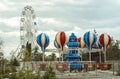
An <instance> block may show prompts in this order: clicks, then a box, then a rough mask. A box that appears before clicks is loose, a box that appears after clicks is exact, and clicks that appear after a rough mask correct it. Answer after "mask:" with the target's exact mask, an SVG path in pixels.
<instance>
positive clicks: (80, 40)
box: [78, 37, 86, 61]
mask: <svg viewBox="0 0 120 79" xmlns="http://www.w3.org/2000/svg"><path fill="white" fill-rule="evenodd" d="M78 43H79V48H82V49H81V61H82V53H83V48H85V47H86V44H85V42H84V39H83V37H79V38H78Z"/></svg>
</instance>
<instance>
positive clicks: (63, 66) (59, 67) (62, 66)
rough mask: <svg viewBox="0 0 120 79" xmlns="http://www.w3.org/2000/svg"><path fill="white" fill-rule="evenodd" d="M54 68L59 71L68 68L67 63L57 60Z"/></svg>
mask: <svg viewBox="0 0 120 79" xmlns="http://www.w3.org/2000/svg"><path fill="white" fill-rule="evenodd" d="M56 69H57V70H58V71H59V72H64V71H67V70H69V65H68V64H67V63H64V62H59V63H56Z"/></svg>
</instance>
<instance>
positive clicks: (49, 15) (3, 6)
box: [0, 0, 120, 55]
mask: <svg viewBox="0 0 120 79" xmlns="http://www.w3.org/2000/svg"><path fill="white" fill-rule="evenodd" d="M26 5H31V6H32V7H33V9H34V10H35V15H36V17H37V18H36V19H37V29H38V34H39V33H41V32H44V33H47V34H48V35H49V36H50V39H51V43H50V45H51V46H52V45H53V44H52V43H53V40H54V37H55V34H56V33H57V32H59V31H65V32H66V33H67V34H70V33H72V32H74V33H75V34H76V35H77V36H78V37H81V36H83V34H84V33H85V32H87V31H93V30H94V29H96V31H97V33H98V34H99V35H100V34H102V33H108V34H109V35H110V36H111V37H113V38H114V39H115V40H120V0H1V1H0V38H1V39H3V40H4V50H5V53H6V55H9V53H10V52H11V51H12V50H15V49H16V47H17V46H18V44H19V43H20V39H19V38H20V31H19V28H20V18H21V17H20V16H21V12H22V10H23V8H24V7H25V6H26ZM49 47H50V46H49ZM49 47H48V48H49Z"/></svg>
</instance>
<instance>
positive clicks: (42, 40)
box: [37, 33, 49, 52]
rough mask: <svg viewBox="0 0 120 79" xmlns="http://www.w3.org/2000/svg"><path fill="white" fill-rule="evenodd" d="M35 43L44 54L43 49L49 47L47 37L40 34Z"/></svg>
mask: <svg viewBox="0 0 120 79" xmlns="http://www.w3.org/2000/svg"><path fill="white" fill-rule="evenodd" d="M37 43H38V45H39V46H40V47H41V50H42V52H45V48H46V47H47V46H48V45H49V36H48V35H47V34H45V33H41V34H39V35H38V36H37Z"/></svg>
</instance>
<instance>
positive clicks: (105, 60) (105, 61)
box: [104, 51, 106, 63]
mask: <svg viewBox="0 0 120 79" xmlns="http://www.w3.org/2000/svg"><path fill="white" fill-rule="evenodd" d="M104 62H105V63H106V52H105V51H104Z"/></svg>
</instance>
